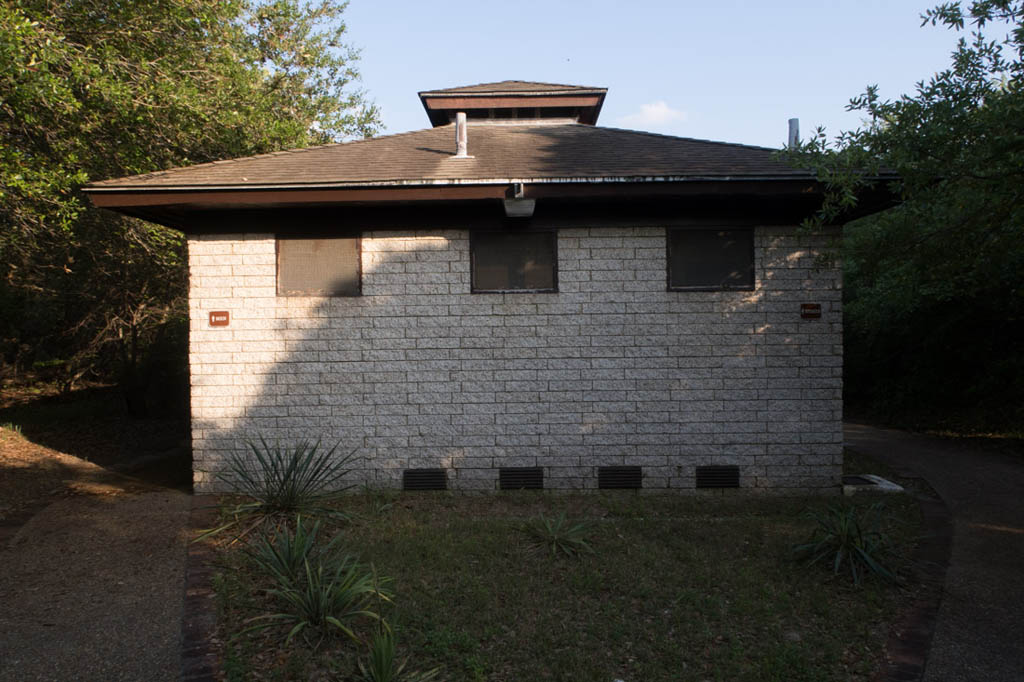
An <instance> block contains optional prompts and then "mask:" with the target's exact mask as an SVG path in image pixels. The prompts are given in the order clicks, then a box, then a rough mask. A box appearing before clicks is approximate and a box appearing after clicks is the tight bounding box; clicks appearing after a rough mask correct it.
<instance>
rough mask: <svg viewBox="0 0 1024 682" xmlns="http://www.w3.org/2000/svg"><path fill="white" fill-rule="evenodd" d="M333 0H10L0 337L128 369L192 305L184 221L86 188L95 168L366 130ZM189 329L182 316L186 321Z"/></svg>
mask: <svg viewBox="0 0 1024 682" xmlns="http://www.w3.org/2000/svg"><path fill="white" fill-rule="evenodd" d="M343 11H344V5H343V4H342V5H337V4H334V3H332V2H330V1H329V0H323V1H320V2H317V3H311V2H306V1H303V0H262V1H260V0H125V1H124V2H109V1H108V0H76V1H73V2H63V1H59V0H14V1H8V2H5V3H4V4H3V5H0V145H2V146H0V274H2V279H0V339H2V345H0V351H2V357H3V363H0V366H2V364H4V363H6V364H8V365H9V366H10V365H14V366H21V367H25V366H30V365H31V364H33V363H36V364H38V363H40V362H47V361H49V362H53V363H59V364H60V366H61V367H62V368H63V371H62V375H63V378H64V380H65V382H67V383H68V384H69V385H70V383H71V382H73V381H74V380H75V378H76V377H80V376H82V375H83V374H85V373H87V372H90V371H92V372H95V371H100V372H104V373H106V374H109V373H110V372H112V371H119V372H120V373H121V376H122V378H124V379H125V380H126V381H127V382H128V383H132V382H136V383H137V382H138V381H140V377H139V376H137V375H138V372H139V369H140V365H141V364H144V363H143V359H144V357H145V356H146V352H145V349H146V348H147V347H148V346H149V345H151V344H153V343H156V342H159V341H160V339H161V338H162V335H165V334H166V333H167V332H168V327H167V326H166V324H167V322H168V321H170V320H172V319H175V318H178V319H179V320H180V319H181V317H182V316H183V311H184V305H183V301H184V296H185V291H186V289H185V280H184V278H185V266H184V261H183V244H182V238H181V235H179V234H177V233H175V232H173V231H171V230H168V229H165V228H163V227H160V226H157V225H153V224H149V223H144V222H142V221H139V220H134V219H128V218H121V217H117V216H114V215H113V214H110V213H107V212H103V211H98V210H95V209H92V208H90V207H89V206H88V202H87V201H85V200H84V198H83V196H82V194H81V192H80V188H81V187H82V185H83V184H85V183H86V182H88V181H90V180H98V179H104V178H109V177H117V176H123V175H130V174H135V173H143V172H149V171H154V170H160V169H165V168H170V167H174V166H180V165H187V164H192V163H200V162H205V161H212V160H217V159H223V158H231V157H239V156H249V155H252V154H259V153H264V152H270V151H275V150H279V149H285V148H295V147H303V146H308V145H311V144H322V143H326V142H331V141H336V140H341V139H344V138H348V137H354V136H369V135H371V134H373V133H374V132H375V131H377V130H378V129H379V127H380V124H379V114H378V112H377V110H376V108H375V107H374V106H373V105H372V104H370V103H369V102H368V101H367V99H366V97H365V94H364V93H363V92H362V91H360V90H358V89H355V88H353V84H354V82H355V81H356V80H357V79H358V72H357V70H356V68H355V65H356V62H357V58H358V54H357V53H356V52H355V51H353V50H352V49H351V48H349V47H347V46H346V45H345V44H344V42H343V38H344V34H345V31H346V27H345V24H344V23H343V22H342V21H341V16H342V13H343ZM179 336H180V334H179Z"/></svg>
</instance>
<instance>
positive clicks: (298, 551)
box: [245, 516, 335, 585]
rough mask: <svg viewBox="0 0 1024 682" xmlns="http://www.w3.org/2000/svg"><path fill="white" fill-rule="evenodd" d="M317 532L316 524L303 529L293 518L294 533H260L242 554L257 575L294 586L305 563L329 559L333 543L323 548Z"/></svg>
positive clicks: (286, 528)
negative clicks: (255, 569) (254, 567)
mask: <svg viewBox="0 0 1024 682" xmlns="http://www.w3.org/2000/svg"><path fill="white" fill-rule="evenodd" d="M319 532H320V522H319V521H317V522H316V523H314V524H313V526H312V528H307V526H306V524H305V523H304V522H303V520H302V517H301V516H297V517H296V518H295V530H294V531H293V530H292V529H291V528H289V527H285V528H279V529H278V530H277V532H275V533H273V534H269V533H268V534H263V535H262V536H261V537H260V538H259V539H258V540H256V541H255V542H253V543H252V544H251V545H250V546H249V547H248V548H247V549H246V550H245V553H246V554H247V555H248V556H249V559H250V560H251V561H252V563H253V564H254V565H255V566H256V568H257V569H258V570H259V571H260V572H261V573H263V574H265V575H267V576H268V577H270V578H273V579H274V580H275V581H276V582H278V583H280V584H282V585H289V584H290V585H294V584H297V583H298V582H299V581H300V580H301V579H302V578H303V577H304V575H305V566H306V564H307V563H310V562H314V561H315V560H316V559H317V558H322V557H329V556H330V555H331V554H332V552H333V551H334V548H335V542H334V541H331V543H330V544H328V545H327V547H320V546H319V545H318V544H317V541H316V538H317V534H318V533H319Z"/></svg>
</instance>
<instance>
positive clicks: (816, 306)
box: [800, 303, 821, 320]
mask: <svg viewBox="0 0 1024 682" xmlns="http://www.w3.org/2000/svg"><path fill="white" fill-rule="evenodd" d="M800 317H802V318H804V319H805V320H817V319H820V318H821V304H820V303H801V304H800Z"/></svg>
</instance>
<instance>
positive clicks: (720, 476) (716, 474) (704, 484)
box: [697, 464, 740, 488]
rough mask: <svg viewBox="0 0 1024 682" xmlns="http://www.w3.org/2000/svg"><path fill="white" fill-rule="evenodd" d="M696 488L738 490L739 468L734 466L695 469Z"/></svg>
mask: <svg viewBox="0 0 1024 682" xmlns="http://www.w3.org/2000/svg"><path fill="white" fill-rule="evenodd" d="M697 487H698V488H739V487H740V468H739V467H738V466H736V465H735V464H726V465H713V466H700V467H697Z"/></svg>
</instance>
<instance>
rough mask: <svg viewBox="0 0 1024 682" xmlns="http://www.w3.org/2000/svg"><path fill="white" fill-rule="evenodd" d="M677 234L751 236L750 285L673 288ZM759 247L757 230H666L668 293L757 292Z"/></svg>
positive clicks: (732, 227)
mask: <svg viewBox="0 0 1024 682" xmlns="http://www.w3.org/2000/svg"><path fill="white" fill-rule="evenodd" d="M676 232H746V233H748V234H749V235H750V284H743V285H729V284H721V285H716V286H710V285H705V284H698V285H693V286H673V284H672V235H673V234H674V233H676ZM756 257H757V246H756V244H755V228H753V227H745V226H738V225H715V226H700V227H669V228H666V230H665V286H666V290H667V291H755V290H756V289H757V261H756Z"/></svg>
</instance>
